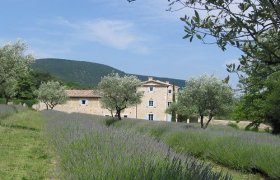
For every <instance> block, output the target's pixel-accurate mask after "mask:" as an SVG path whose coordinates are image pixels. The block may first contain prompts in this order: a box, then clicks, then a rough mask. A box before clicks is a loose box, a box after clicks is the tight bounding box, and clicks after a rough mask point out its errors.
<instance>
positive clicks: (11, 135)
mask: <svg viewBox="0 0 280 180" xmlns="http://www.w3.org/2000/svg"><path fill="white" fill-rule="evenodd" d="M42 126H43V121H42V118H41V114H40V113H39V112H35V111H31V110H27V111H23V112H19V113H14V114H12V115H10V116H9V117H6V118H4V119H3V118H1V119H0V179H5V180H6V179H13V180H14V179H46V178H48V177H50V174H49V173H50V172H49V171H48V169H51V167H52V166H53V165H51V155H50V154H51V153H50V152H49V150H48V147H47V145H46V143H45V140H44V138H43V133H42V131H41V130H42Z"/></svg>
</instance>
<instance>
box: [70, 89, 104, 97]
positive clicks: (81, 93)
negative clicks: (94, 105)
mask: <svg viewBox="0 0 280 180" xmlns="http://www.w3.org/2000/svg"><path fill="white" fill-rule="evenodd" d="M66 93H67V95H68V97H101V96H100V93H99V92H98V91H93V90H66Z"/></svg>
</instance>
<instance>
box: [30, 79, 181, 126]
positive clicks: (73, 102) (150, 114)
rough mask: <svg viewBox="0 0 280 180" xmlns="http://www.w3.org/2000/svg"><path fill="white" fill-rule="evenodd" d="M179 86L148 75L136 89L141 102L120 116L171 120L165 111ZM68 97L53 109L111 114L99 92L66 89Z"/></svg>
mask: <svg viewBox="0 0 280 180" xmlns="http://www.w3.org/2000/svg"><path fill="white" fill-rule="evenodd" d="M178 90H179V87H178V86H175V92H173V85H172V84H170V83H169V82H163V81H159V80H155V79H153V78H152V77H149V78H148V80H147V81H144V82H142V85H141V86H140V87H139V88H138V89H137V91H142V92H143V97H142V99H141V103H140V104H137V105H136V106H132V107H129V108H126V109H125V110H124V111H123V112H122V113H121V116H122V117H124V118H137V119H146V120H156V121H171V115H170V114H167V113H166V112H165V111H166V109H167V107H168V106H169V105H170V104H171V103H172V97H173V93H175V95H176V94H177V93H178ZM67 95H68V97H69V99H68V101H67V102H66V103H65V104H62V105H57V106H55V107H54V110H57V111H63V112H68V113H72V112H79V113H87V114H95V115H101V116H111V112H110V111H108V110H107V109H104V108H102V107H101V103H100V98H101V96H100V94H99V93H98V92H97V91H93V90H67ZM35 108H36V109H38V110H42V109H45V105H44V104H43V103H40V104H38V105H37V107H35Z"/></svg>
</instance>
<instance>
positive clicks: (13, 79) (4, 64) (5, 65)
mask: <svg viewBox="0 0 280 180" xmlns="http://www.w3.org/2000/svg"><path fill="white" fill-rule="evenodd" d="M26 50H27V46H26V44H25V43H23V42H21V41H17V42H15V43H10V44H6V45H4V46H3V47H0V89H1V95H2V96H4V97H5V98H8V99H9V98H11V97H12V96H14V95H15V93H16V88H15V84H16V83H17V82H18V81H19V79H20V78H21V77H23V76H25V75H26V74H28V72H29V66H30V65H31V63H32V62H33V61H34V58H33V56H32V55H30V54H28V55H26V54H25V51H26ZM8 99H6V102H8Z"/></svg>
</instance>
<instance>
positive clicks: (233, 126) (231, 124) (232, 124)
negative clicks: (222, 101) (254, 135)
mask: <svg viewBox="0 0 280 180" xmlns="http://www.w3.org/2000/svg"><path fill="white" fill-rule="evenodd" d="M227 125H228V126H229V127H232V128H235V129H239V126H238V124H237V123H232V122H230V123H228V124H227Z"/></svg>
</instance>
